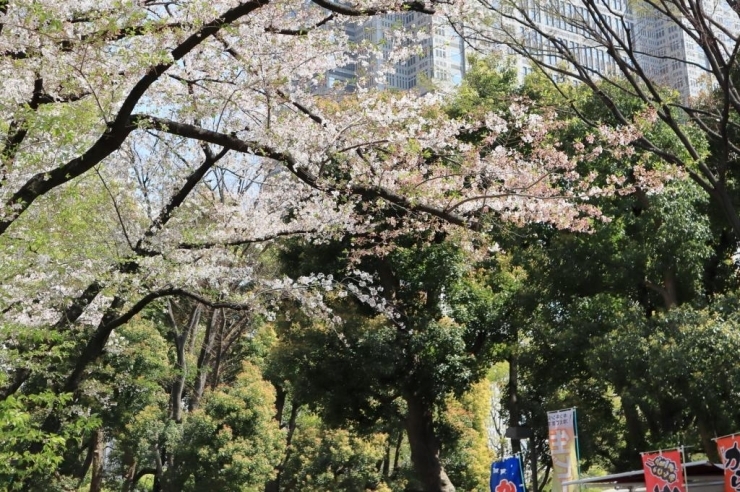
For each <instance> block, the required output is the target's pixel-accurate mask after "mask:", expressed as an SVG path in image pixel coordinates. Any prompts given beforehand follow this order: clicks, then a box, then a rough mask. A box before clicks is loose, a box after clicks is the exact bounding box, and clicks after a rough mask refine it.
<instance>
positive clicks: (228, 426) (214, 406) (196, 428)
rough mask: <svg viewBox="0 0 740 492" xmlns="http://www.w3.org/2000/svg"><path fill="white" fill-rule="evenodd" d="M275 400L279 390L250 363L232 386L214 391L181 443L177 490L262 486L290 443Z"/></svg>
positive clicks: (190, 419)
mask: <svg viewBox="0 0 740 492" xmlns="http://www.w3.org/2000/svg"><path fill="white" fill-rule="evenodd" d="M274 403H275V392H274V389H273V388H272V386H271V385H270V384H269V383H267V382H266V381H264V380H263V379H262V377H261V374H260V371H259V369H258V368H257V367H256V366H254V365H252V364H249V363H245V364H244V366H243V370H242V372H241V373H240V374H239V376H238V377H237V379H236V381H234V383H233V384H232V385H231V386H229V387H227V388H223V389H219V390H216V391H213V392H211V393H209V394H208V395H207V396H206V397H205V399H204V402H203V407H202V409H199V410H196V411H194V412H192V413H191V414H190V415H188V417H187V419H186V420H185V422H184V425H183V428H182V434H181V437H180V438H179V440H178V442H177V444H176V446H177V449H176V450H175V451H174V453H175V456H176V469H175V470H174V471H173V473H172V475H173V477H174V478H173V481H174V482H175V483H177V484H178V485H177V487H176V489H177V490H184V491H198V490H214V489H216V490H223V491H235V492H236V491H243V492H249V491H257V490H261V489H262V488H263V487H264V484H265V482H267V480H268V479H270V478H271V477H272V476H273V473H274V469H275V466H276V465H277V464H278V463H279V462H280V458H281V456H282V452H283V446H284V443H283V436H282V433H281V432H280V429H279V425H278V422H276V421H275V420H274V418H273V415H274V412H275V408H274Z"/></svg>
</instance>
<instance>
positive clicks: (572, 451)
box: [547, 408, 578, 492]
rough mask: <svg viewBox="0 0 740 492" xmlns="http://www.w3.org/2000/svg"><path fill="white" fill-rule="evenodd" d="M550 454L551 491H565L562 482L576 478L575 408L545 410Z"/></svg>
mask: <svg viewBox="0 0 740 492" xmlns="http://www.w3.org/2000/svg"><path fill="white" fill-rule="evenodd" d="M547 421H548V427H549V429H550V432H549V441H550V454H551V455H552V470H553V475H552V492H567V490H568V487H564V486H563V482H567V481H569V480H576V479H577V478H578V451H577V445H578V443H577V442H576V439H577V433H576V410H575V408H570V409H568V410H560V411H557V412H547Z"/></svg>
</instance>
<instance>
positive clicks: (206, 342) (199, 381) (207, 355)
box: [190, 309, 224, 412]
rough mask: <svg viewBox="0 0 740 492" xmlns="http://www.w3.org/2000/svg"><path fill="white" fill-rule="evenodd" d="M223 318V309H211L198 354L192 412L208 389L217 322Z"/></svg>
mask: <svg viewBox="0 0 740 492" xmlns="http://www.w3.org/2000/svg"><path fill="white" fill-rule="evenodd" d="M223 318H224V314H223V310H222V309H213V310H212V311H211V319H210V320H209V321H208V326H207V327H206V334H205V336H204V337H203V344H202V345H201V347H200V355H199V356H198V375H197V376H196V378H195V388H194V390H193V396H192V398H191V400H190V411H191V412H192V411H193V410H195V409H196V408H198V404H199V403H200V399H201V398H202V397H203V392H204V391H205V389H206V381H207V380H208V369H209V367H210V364H211V355H212V352H213V345H214V342H215V340H216V324H217V323H218V322H219V319H221V320H223ZM193 338H194V337H193Z"/></svg>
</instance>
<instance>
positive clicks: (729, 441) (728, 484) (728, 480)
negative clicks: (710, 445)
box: [717, 435, 740, 492]
mask: <svg viewBox="0 0 740 492" xmlns="http://www.w3.org/2000/svg"><path fill="white" fill-rule="evenodd" d="M717 450H718V451H719V457H720V458H722V466H724V467H725V492H740V435H737V436H727V437H720V438H719V439H717Z"/></svg>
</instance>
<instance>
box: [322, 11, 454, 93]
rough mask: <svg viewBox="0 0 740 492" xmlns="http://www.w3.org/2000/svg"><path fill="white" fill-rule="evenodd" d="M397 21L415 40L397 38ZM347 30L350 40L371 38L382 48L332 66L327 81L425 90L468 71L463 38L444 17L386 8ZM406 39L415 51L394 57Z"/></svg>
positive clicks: (449, 82) (357, 41) (368, 40)
mask: <svg viewBox="0 0 740 492" xmlns="http://www.w3.org/2000/svg"><path fill="white" fill-rule="evenodd" d="M399 27H402V28H403V31H406V32H412V33H414V34H415V37H416V38H417V41H415V42H413V41H410V40H403V39H401V40H398V39H396V38H397V37H396V36H394V35H393V34H392V31H393V30H396V29H398V28H399ZM346 33H347V36H348V37H349V40H350V42H351V43H353V44H355V45H358V46H359V45H362V44H363V43H369V44H371V45H372V46H376V47H379V50H378V51H377V52H376V53H375V54H374V55H373V56H369V57H361V56H357V55H355V56H353V57H352V58H353V59H352V61H351V62H350V63H349V64H347V65H345V66H343V67H340V68H337V69H335V70H332V71H330V72H329V73H328V74H327V77H326V84H327V86H328V87H332V86H334V85H335V84H337V83H341V84H343V85H346V86H347V87H348V88H349V89H350V90H352V89H353V88H354V86H355V85H356V84H357V83H362V85H363V86H365V87H376V88H381V89H399V90H408V89H418V90H422V91H426V90H429V89H430V88H432V87H434V86H439V85H450V86H452V85H457V84H459V83H460V82H461V81H462V77H463V75H464V73H465V57H464V49H463V43H462V40H461V38H460V36H458V35H457V33H456V32H455V31H454V29H453V28H452V27H451V26H450V25H449V24H448V23H447V22H445V21H444V19H440V18H437V17H434V16H431V15H427V14H422V13H418V12H404V13H396V14H387V15H382V16H375V17H372V18H370V19H367V20H365V21H364V22H358V23H354V24H351V25H349V26H348V27H347V30H346ZM403 43H406V45H407V47H410V48H412V49H411V53H412V54H411V55H410V56H407V57H405V58H404V59H403V60H402V61H400V62H397V63H393V62H392V56H393V52H394V50H396V49H397V48H399V47H400V46H399V45H400V44H403ZM412 43H413V44H412Z"/></svg>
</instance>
